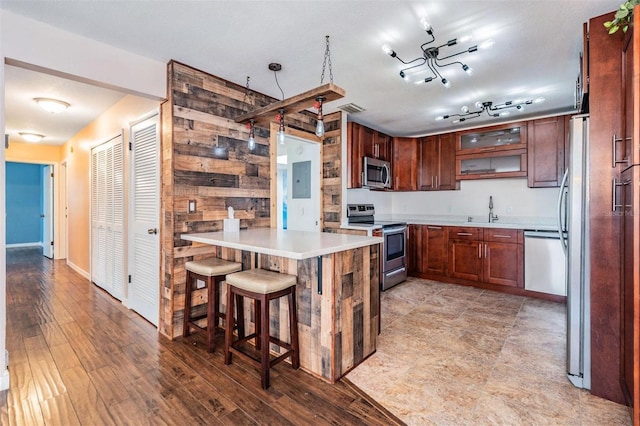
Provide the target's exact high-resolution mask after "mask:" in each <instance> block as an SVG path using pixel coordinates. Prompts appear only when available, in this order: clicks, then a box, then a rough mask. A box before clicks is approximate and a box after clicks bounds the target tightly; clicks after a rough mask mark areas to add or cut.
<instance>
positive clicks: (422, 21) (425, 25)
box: [420, 17, 431, 32]
mask: <svg viewBox="0 0 640 426" xmlns="http://www.w3.org/2000/svg"><path fill="white" fill-rule="evenodd" d="M420 24H421V25H422V28H423V29H424V30H425V31H427V32H429V31H431V24H430V23H429V22H428V21H427V19H426V18H425V17H422V18H420Z"/></svg>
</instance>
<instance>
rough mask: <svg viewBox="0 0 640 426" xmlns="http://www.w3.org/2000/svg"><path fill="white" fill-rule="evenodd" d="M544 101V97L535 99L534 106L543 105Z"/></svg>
mask: <svg viewBox="0 0 640 426" xmlns="http://www.w3.org/2000/svg"><path fill="white" fill-rule="evenodd" d="M544 101H545V99H544V98H543V97H542V96H540V97H539V98H535V99H534V100H533V103H534V104H541V103H542V102H544Z"/></svg>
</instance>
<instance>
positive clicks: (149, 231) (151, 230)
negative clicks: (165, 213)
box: [147, 228, 158, 235]
mask: <svg viewBox="0 0 640 426" xmlns="http://www.w3.org/2000/svg"><path fill="white" fill-rule="evenodd" d="M157 233H158V228H149V229H147V234H154V235H155V234H157Z"/></svg>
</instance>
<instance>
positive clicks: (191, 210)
mask: <svg viewBox="0 0 640 426" xmlns="http://www.w3.org/2000/svg"><path fill="white" fill-rule="evenodd" d="M188 211H189V213H195V212H196V200H189V207H188Z"/></svg>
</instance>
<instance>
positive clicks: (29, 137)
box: [18, 132, 44, 143]
mask: <svg viewBox="0 0 640 426" xmlns="http://www.w3.org/2000/svg"><path fill="white" fill-rule="evenodd" d="M18 134H19V135H20V136H22V139H24V140H25V141H27V142H32V143H33V142H40V141H41V140H42V139H43V138H44V135H41V134H39V133H32V132H18Z"/></svg>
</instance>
